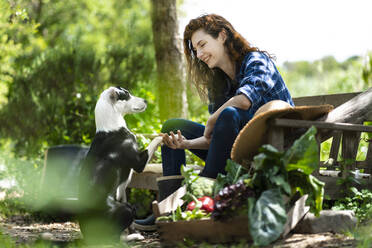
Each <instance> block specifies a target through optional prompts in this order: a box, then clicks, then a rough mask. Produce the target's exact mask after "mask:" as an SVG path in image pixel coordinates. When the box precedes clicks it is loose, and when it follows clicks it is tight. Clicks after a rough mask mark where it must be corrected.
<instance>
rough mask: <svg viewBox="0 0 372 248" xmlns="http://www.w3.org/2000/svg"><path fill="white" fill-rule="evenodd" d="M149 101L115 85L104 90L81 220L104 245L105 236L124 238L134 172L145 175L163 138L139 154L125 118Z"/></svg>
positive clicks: (86, 165) (85, 173) (83, 176)
mask: <svg viewBox="0 0 372 248" xmlns="http://www.w3.org/2000/svg"><path fill="white" fill-rule="evenodd" d="M146 107H147V103H146V100H144V99H142V98H139V97H135V96H132V95H131V94H130V93H129V92H128V91H127V90H126V89H123V88H121V87H110V88H108V89H106V90H105V91H103V92H102V94H101V95H100V97H99V100H98V102H97V104H96V108H95V121H96V135H95V137H94V139H93V142H92V144H91V146H90V150H89V152H88V154H87V156H86V158H85V160H84V161H83V164H82V167H81V172H80V179H79V180H80V181H79V201H80V205H81V209H82V211H81V213H80V214H79V216H78V219H79V224H80V229H81V231H82V233H83V235H84V238H86V239H91V240H93V242H97V241H98V242H100V241H102V238H105V237H103V236H104V235H106V236H111V237H110V239H112V238H117V239H119V237H120V234H121V233H122V231H123V230H124V229H125V228H127V227H129V226H130V224H131V223H132V222H133V219H134V217H135V210H134V208H133V207H132V206H131V205H130V204H129V203H127V202H126V200H127V199H126V194H125V189H126V187H127V185H128V184H129V183H130V180H131V177H132V173H133V170H134V171H136V172H142V171H143V169H144V168H145V166H146V164H147V162H148V161H149V160H150V158H151V157H152V155H153V153H154V152H155V150H156V148H157V147H158V145H159V144H160V143H161V137H156V138H155V139H154V140H153V141H152V142H151V143H150V144H149V146H148V147H147V149H146V150H143V151H139V148H138V144H137V141H136V137H135V135H134V134H133V133H131V132H130V131H129V130H128V128H127V126H126V123H125V120H124V118H123V116H124V115H125V114H132V113H139V112H143V111H144V110H145V109H146Z"/></svg>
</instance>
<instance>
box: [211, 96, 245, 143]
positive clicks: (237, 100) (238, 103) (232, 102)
mask: <svg viewBox="0 0 372 248" xmlns="http://www.w3.org/2000/svg"><path fill="white" fill-rule="evenodd" d="M251 105H252V104H251V101H249V99H248V98H247V97H246V96H245V95H243V94H240V95H236V96H234V97H231V98H230V99H229V100H228V101H227V102H225V103H224V104H223V105H222V106H221V107H219V108H218V109H217V110H216V112H214V113H213V114H212V115H211V116H210V117H209V119H208V121H207V124H206V125H205V130H204V137H205V138H206V140H207V141H208V143H209V142H210V139H211V138H212V131H213V128H214V125H215V124H216V121H217V118H218V116H219V115H220V114H221V112H222V110H224V109H225V108H227V107H230V106H231V107H236V108H240V109H243V110H248V109H249V108H250V107H251Z"/></svg>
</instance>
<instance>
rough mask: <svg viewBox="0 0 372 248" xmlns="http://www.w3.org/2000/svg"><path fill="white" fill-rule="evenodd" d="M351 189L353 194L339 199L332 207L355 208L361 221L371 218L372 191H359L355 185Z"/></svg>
mask: <svg viewBox="0 0 372 248" xmlns="http://www.w3.org/2000/svg"><path fill="white" fill-rule="evenodd" d="M350 190H351V191H352V192H353V196H352V197H345V198H342V199H340V200H338V201H337V202H336V203H335V205H334V206H333V208H332V209H333V210H353V211H354V212H355V216H356V217H357V218H358V220H359V222H364V221H368V220H370V219H371V217H372V191H370V190H368V189H362V190H361V191H359V190H358V189H356V188H355V187H352V188H351V189H350Z"/></svg>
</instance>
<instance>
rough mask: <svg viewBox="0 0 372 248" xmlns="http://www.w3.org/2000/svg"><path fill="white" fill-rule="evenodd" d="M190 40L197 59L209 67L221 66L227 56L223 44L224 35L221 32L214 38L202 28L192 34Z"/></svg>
mask: <svg viewBox="0 0 372 248" xmlns="http://www.w3.org/2000/svg"><path fill="white" fill-rule="evenodd" d="M191 42H192V46H193V48H194V51H195V52H196V57H197V58H198V59H200V60H201V61H203V62H204V63H206V64H207V65H208V67H209V68H215V67H220V68H221V64H222V63H224V60H225V59H226V56H227V54H226V52H225V47H224V45H223V44H224V42H225V36H224V34H222V32H221V33H220V34H219V35H218V37H217V39H215V38H213V37H212V36H211V35H209V34H207V33H206V32H205V31H204V30H203V29H199V30H197V31H195V32H194V33H193V34H192V36H191Z"/></svg>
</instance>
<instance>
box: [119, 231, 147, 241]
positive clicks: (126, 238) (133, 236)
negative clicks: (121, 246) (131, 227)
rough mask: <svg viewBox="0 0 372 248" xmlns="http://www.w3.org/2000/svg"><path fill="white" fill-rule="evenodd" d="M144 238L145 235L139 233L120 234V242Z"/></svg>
mask: <svg viewBox="0 0 372 248" xmlns="http://www.w3.org/2000/svg"><path fill="white" fill-rule="evenodd" d="M144 239H145V237H144V236H143V235H142V234H140V233H131V234H123V235H121V236H120V240H121V241H122V242H131V241H139V240H144Z"/></svg>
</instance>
